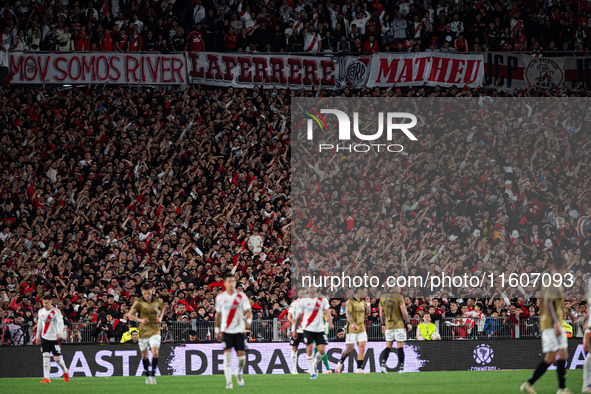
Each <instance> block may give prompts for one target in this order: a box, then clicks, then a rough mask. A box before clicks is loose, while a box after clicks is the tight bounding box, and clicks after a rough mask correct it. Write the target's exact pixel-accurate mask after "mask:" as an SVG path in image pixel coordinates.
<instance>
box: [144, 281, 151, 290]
mask: <svg viewBox="0 0 591 394" xmlns="http://www.w3.org/2000/svg"><path fill="white" fill-rule="evenodd" d="M142 290H152V284H151V283H149V282H146V283H144V284H143V285H142Z"/></svg>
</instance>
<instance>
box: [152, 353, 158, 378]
mask: <svg viewBox="0 0 591 394" xmlns="http://www.w3.org/2000/svg"><path fill="white" fill-rule="evenodd" d="M156 367H158V357H154V358H152V376H156Z"/></svg>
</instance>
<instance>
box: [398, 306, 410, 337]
mask: <svg viewBox="0 0 591 394" xmlns="http://www.w3.org/2000/svg"><path fill="white" fill-rule="evenodd" d="M400 312H402V318H403V319H404V323H405V324H406V329H407V330H408V331H410V330H412V324H410V316H409V315H408V311H407V310H406V305H404V304H400Z"/></svg>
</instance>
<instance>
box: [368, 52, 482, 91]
mask: <svg viewBox="0 0 591 394" xmlns="http://www.w3.org/2000/svg"><path fill="white" fill-rule="evenodd" d="M483 63H484V57H483V55H482V54H474V55H462V54H447V53H433V52H420V53H405V54H390V53H379V54H376V55H375V57H374V61H373V63H372V67H371V72H370V74H369V81H368V86H369V87H391V86H422V85H425V84H426V85H427V86H442V87H450V86H454V85H455V86H458V87H464V86H468V87H477V86H480V85H481V84H482V79H483V78H484V67H483Z"/></svg>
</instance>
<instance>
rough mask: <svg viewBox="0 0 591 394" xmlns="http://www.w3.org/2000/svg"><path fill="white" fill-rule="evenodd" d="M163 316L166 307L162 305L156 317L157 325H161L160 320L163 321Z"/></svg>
mask: <svg viewBox="0 0 591 394" xmlns="http://www.w3.org/2000/svg"><path fill="white" fill-rule="evenodd" d="M164 315H166V305H162V311H161V312H160V315H158V318H157V319H156V321H157V322H158V324H160V323H162V319H164Z"/></svg>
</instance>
